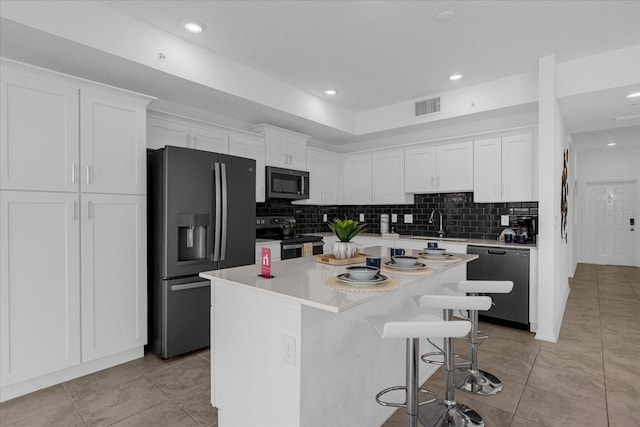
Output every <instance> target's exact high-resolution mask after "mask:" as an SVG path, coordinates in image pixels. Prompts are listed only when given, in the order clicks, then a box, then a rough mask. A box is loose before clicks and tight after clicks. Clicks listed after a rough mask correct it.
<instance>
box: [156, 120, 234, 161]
mask: <svg viewBox="0 0 640 427" xmlns="http://www.w3.org/2000/svg"><path fill="white" fill-rule="evenodd" d="M196 123H199V124H196ZM165 145H173V146H175V147H184V148H193V149H196V150H203V151H211V152H213V153H222V154H229V131H228V130H226V129H224V128H220V129H219V128H217V127H215V126H214V125H210V126H209V125H208V124H207V123H200V122H195V121H193V122H192V121H191V120H188V119H182V118H181V117H177V116H171V115H164V114H157V113H155V112H152V113H151V114H149V116H148V117H147V148H151V149H158V148H162V147H164V146H165Z"/></svg>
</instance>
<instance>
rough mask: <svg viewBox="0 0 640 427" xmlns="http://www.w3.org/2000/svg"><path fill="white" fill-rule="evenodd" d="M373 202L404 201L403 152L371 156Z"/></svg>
mask: <svg viewBox="0 0 640 427" xmlns="http://www.w3.org/2000/svg"><path fill="white" fill-rule="evenodd" d="M371 161H372V167H371V183H372V185H371V192H372V198H371V199H372V202H373V203H376V204H378V203H402V202H403V201H404V152H403V151H394V152H391V153H376V154H373V155H372V156H371Z"/></svg>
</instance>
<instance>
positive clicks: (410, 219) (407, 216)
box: [404, 214, 413, 224]
mask: <svg viewBox="0 0 640 427" xmlns="http://www.w3.org/2000/svg"><path fill="white" fill-rule="evenodd" d="M404 223H405V224H413V215H412V214H404Z"/></svg>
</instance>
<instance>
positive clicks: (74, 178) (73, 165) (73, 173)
mask: <svg viewBox="0 0 640 427" xmlns="http://www.w3.org/2000/svg"><path fill="white" fill-rule="evenodd" d="M71 183H72V184H75V183H76V164H75V163H71ZM74 219H75V218H74Z"/></svg>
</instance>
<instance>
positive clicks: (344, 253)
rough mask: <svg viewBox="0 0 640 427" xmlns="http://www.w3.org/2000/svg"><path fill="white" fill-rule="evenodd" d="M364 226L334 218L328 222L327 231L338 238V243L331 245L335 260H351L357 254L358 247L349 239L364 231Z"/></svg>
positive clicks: (356, 222)
mask: <svg viewBox="0 0 640 427" xmlns="http://www.w3.org/2000/svg"><path fill="white" fill-rule="evenodd" d="M365 227H366V224H361V223H359V222H358V221H355V220H353V219H346V218H345V219H340V218H334V219H333V220H332V221H331V222H329V229H330V230H331V231H333V233H334V234H335V235H336V237H337V238H338V241H337V242H336V243H335V244H334V245H333V256H334V257H336V259H346V258H353V257H354V256H356V254H357V253H358V246H357V245H356V244H355V243H353V242H351V239H353V238H354V237H356V236H357V235H358V234H360V233H361V232H362V230H364V228H365Z"/></svg>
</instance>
